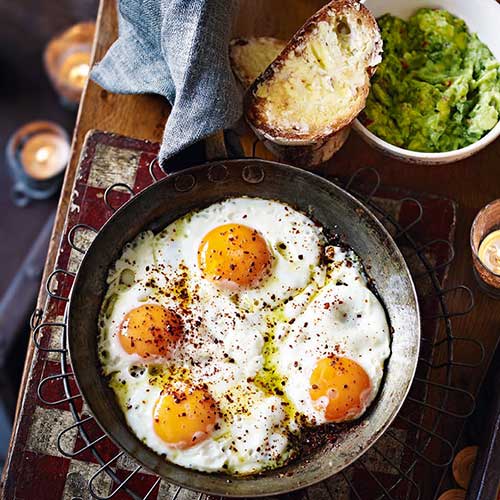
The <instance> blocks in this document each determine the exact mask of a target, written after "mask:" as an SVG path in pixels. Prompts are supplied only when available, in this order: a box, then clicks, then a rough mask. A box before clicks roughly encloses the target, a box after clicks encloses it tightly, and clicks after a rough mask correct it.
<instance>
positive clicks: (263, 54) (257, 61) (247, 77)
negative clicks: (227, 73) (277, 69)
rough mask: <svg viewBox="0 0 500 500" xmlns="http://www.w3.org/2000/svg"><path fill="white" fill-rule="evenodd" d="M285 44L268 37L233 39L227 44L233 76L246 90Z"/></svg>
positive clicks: (282, 41)
mask: <svg viewBox="0 0 500 500" xmlns="http://www.w3.org/2000/svg"><path fill="white" fill-rule="evenodd" d="M285 46H286V42H285V41H284V40H279V39H278V38H273V37H270V36H259V37H252V38H234V39H233V40H231V43H230V44H229V58H230V60H231V67H232V68H233V71H234V74H235V75H236V77H237V78H238V80H239V81H240V83H241V84H242V85H243V88H244V89H245V90H246V89H247V88H248V87H250V85H252V83H253V82H254V81H255V79H256V78H257V77H258V76H260V74H261V73H263V72H264V70H265V69H266V68H267V67H268V66H269V65H270V64H271V63H272V62H273V61H274V60H275V59H276V57H278V55H279V54H280V52H281V51H282V50H283V49H284V48H285Z"/></svg>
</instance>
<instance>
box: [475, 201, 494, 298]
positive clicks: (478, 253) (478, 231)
mask: <svg viewBox="0 0 500 500" xmlns="http://www.w3.org/2000/svg"><path fill="white" fill-rule="evenodd" d="M470 245H471V249H472V262H473V264H474V276H475V277H476V280H477V283H478V285H479V287H480V288H481V290H483V291H484V292H485V293H486V294H487V295H489V296H490V297H492V298H494V299H500V199H498V200H495V201H492V202H491V203H489V204H488V205H486V206H485V207H484V208H482V209H481V210H480V211H479V213H478V214H477V215H476V218H475V219H474V222H473V223H472V228H471V232H470Z"/></svg>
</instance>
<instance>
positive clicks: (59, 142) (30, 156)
mask: <svg viewBox="0 0 500 500" xmlns="http://www.w3.org/2000/svg"><path fill="white" fill-rule="evenodd" d="M69 156H70V144H69V138H68V134H67V133H66V131H65V130H64V129H62V128H61V127H59V125H57V124H55V123H52V122H32V123H28V124H27V125H24V126H23V127H21V128H20V129H19V130H17V131H16V132H15V133H14V134H13V135H12V136H11V138H10V140H9V142H8V144H7V163H8V165H9V168H10V172H11V175H12V177H13V179H14V181H15V183H14V187H13V197H14V201H15V202H16V204H18V205H26V204H27V203H28V202H29V200H30V199H43V198H48V197H49V196H51V195H52V194H54V193H55V192H56V191H57V189H58V188H59V186H60V184H61V181H62V174H63V172H64V169H65V167H66V165H67V164H68V160H69Z"/></svg>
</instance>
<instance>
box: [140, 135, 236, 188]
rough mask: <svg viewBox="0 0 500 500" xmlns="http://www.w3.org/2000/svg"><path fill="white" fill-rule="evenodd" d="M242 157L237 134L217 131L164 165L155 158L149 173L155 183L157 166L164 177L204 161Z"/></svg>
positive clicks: (157, 178)
mask: <svg viewBox="0 0 500 500" xmlns="http://www.w3.org/2000/svg"><path fill="white" fill-rule="evenodd" d="M243 157H244V152H243V148H242V147H241V144H240V139H239V135H238V133H237V132H236V131H235V130H232V129H228V130H219V131H217V132H215V133H214V134H212V135H210V136H209V137H207V138H205V139H204V140H203V141H199V142H197V143H195V144H193V145H191V146H188V147H187V148H186V149H185V150H184V151H181V152H180V153H179V154H177V155H176V156H175V157H173V158H170V159H169V160H167V161H166V162H164V163H160V162H159V160H158V157H156V158H155V159H154V160H153V161H152V162H151V164H150V166H149V173H150V175H151V178H152V179H153V181H154V182H156V181H158V180H159V177H158V175H157V174H156V173H155V170H156V167H157V166H158V167H159V169H160V170H161V171H162V172H163V174H164V175H168V174H172V173H175V172H180V171H182V170H184V169H186V168H188V167H192V166H193V165H199V164H201V163H203V162H204V161H206V162H210V161H217V160H219V161H220V160H222V161H224V160H229V159H235V158H243Z"/></svg>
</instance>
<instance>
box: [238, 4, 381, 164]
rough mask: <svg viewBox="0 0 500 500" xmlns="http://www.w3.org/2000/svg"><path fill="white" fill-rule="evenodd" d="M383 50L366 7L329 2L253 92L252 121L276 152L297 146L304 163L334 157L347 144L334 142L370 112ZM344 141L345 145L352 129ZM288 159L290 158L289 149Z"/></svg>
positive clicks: (248, 106)
mask: <svg viewBox="0 0 500 500" xmlns="http://www.w3.org/2000/svg"><path fill="white" fill-rule="evenodd" d="M381 52H382V39H381V36H380V31H379V29H378V26H377V23H376V21H375V19H374V17H373V16H372V14H371V13H370V12H369V11H368V9H366V7H364V6H363V5H361V4H360V3H358V2H357V1H356V0H334V1H332V2H330V3H328V4H327V5H325V6H324V7H323V8H322V9H320V10H319V11H318V12H317V13H316V14H314V15H313V16H312V17H311V18H310V19H309V20H308V21H307V22H306V23H305V24H304V26H303V27H302V28H301V29H300V30H299V31H298V32H297V33H296V34H295V35H294V36H293V38H292V39H291V40H290V42H289V43H288V44H287V46H286V47H285V49H284V50H283V51H282V52H281V54H280V55H279V56H278V57H277V58H276V59H275V60H274V61H273V62H272V63H271V64H270V65H269V66H268V68H267V69H266V70H265V71H264V73H263V74H261V75H260V76H259V77H258V78H257V79H256V80H255V81H254V83H253V84H252V85H251V87H250V88H249V89H248V91H247V92H246V96H245V114H246V118H247V121H248V122H249V124H250V125H251V127H252V128H253V129H254V131H255V132H256V133H257V135H258V136H259V137H260V138H261V139H265V140H266V141H267V142H268V144H269V146H271V148H273V144H274V149H273V152H275V153H276V152H280V151H281V146H283V147H289V146H295V150H294V151H293V152H292V154H293V157H296V158H299V157H300V158H302V159H301V160H300V161H299V162H300V163H302V164H303V163H304V162H313V163H314V162H317V161H318V160H319V161H325V159H326V157H325V154H323V153H322V154H321V155H319V154H318V151H319V150H320V147H321V146H322V145H325V146H327V150H328V154H330V153H331V154H333V153H334V152H335V151H336V149H335V148H334V147H332V146H331V145H327V142H328V141H329V139H330V138H333V139H335V143H336V144H337V146H338V147H337V149H338V148H339V147H340V146H341V145H342V144H343V142H342V141H339V137H338V135H337V137H333V136H334V135H335V134H338V133H339V132H340V131H342V129H343V128H344V127H346V126H348V125H349V124H350V123H351V122H352V120H353V119H354V118H355V117H356V116H357V115H358V113H359V112H360V111H361V110H362V109H363V107H364V106H365V102H366V98H367V96H368V92H369V88H370V76H371V75H372V74H373V72H374V71H375V68H376V66H377V64H378V63H379V62H380V61H381ZM341 135H342V137H343V138H344V139H343V140H344V141H345V139H346V138H347V134H346V133H345V131H342V134H341ZM339 144H340V146H339ZM297 147H305V148H306V149H304V150H303V151H302V150H300V149H297ZM313 151H314V153H313ZM332 151H333V152H332ZM280 157H281V158H282V159H286V150H283V154H280Z"/></svg>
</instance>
